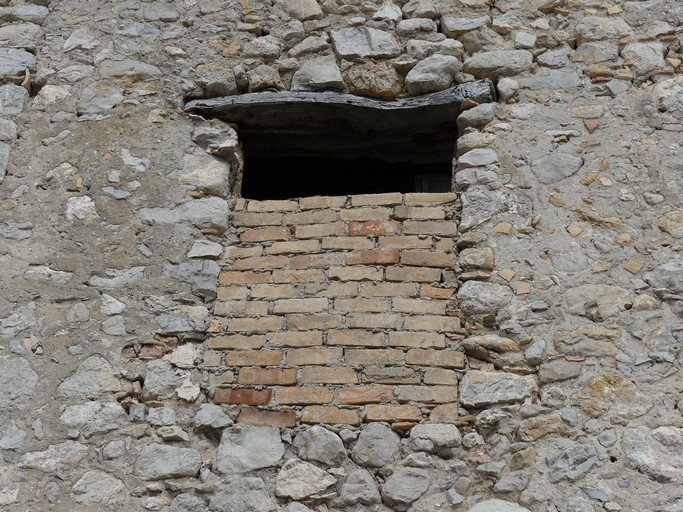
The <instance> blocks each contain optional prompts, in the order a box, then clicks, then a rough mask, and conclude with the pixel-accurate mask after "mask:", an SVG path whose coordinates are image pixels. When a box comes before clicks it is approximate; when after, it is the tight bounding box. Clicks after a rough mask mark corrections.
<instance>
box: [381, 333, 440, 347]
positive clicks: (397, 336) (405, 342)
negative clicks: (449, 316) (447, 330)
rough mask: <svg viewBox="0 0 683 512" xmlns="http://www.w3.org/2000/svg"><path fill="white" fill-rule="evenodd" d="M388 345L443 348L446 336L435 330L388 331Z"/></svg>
mask: <svg viewBox="0 0 683 512" xmlns="http://www.w3.org/2000/svg"><path fill="white" fill-rule="evenodd" d="M389 346H390V347H409V348H430V347H433V348H444V347H445V346H446V336H445V335H444V334H440V333H437V332H390V333H389Z"/></svg>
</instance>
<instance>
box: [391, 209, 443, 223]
mask: <svg viewBox="0 0 683 512" xmlns="http://www.w3.org/2000/svg"><path fill="white" fill-rule="evenodd" d="M394 217H395V218H397V219H401V220H405V219H414V220H443V219H444V218H445V217H446V212H445V210H444V209H443V208H440V207H437V206H431V207H419V206H397V207H396V208H395V209H394Z"/></svg>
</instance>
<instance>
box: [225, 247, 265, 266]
mask: <svg viewBox="0 0 683 512" xmlns="http://www.w3.org/2000/svg"><path fill="white" fill-rule="evenodd" d="M261 254H263V247H262V246H260V245H254V246H252V247H238V246H236V245H230V246H228V247H226V248H225V250H224V251H223V257H222V258H221V259H220V260H219V261H218V263H220V264H221V265H226V264H229V263H231V262H232V261H234V260H236V259H237V258H251V257H252V256H261Z"/></svg>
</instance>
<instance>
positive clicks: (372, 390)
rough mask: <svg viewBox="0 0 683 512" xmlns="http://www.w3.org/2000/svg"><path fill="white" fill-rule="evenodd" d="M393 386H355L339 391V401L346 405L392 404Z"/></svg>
mask: <svg viewBox="0 0 683 512" xmlns="http://www.w3.org/2000/svg"><path fill="white" fill-rule="evenodd" d="M393 397H394V388H393V387H392V386H355V387H348V388H341V389H339V390H337V400H338V401H339V403H340V404H344V405H362V404H381V403H387V402H391V400H392V399H393Z"/></svg>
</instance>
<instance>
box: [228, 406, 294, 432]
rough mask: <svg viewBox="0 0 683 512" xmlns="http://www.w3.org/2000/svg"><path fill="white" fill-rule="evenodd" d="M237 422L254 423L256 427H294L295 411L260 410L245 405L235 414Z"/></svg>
mask: <svg viewBox="0 0 683 512" xmlns="http://www.w3.org/2000/svg"><path fill="white" fill-rule="evenodd" d="M237 423H244V424H246V425H256V426H258V427H280V428H293V427H296V412H294V411H262V410H260V409H252V408H251V407H245V408H243V409H242V410H240V413H239V416H237Z"/></svg>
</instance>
